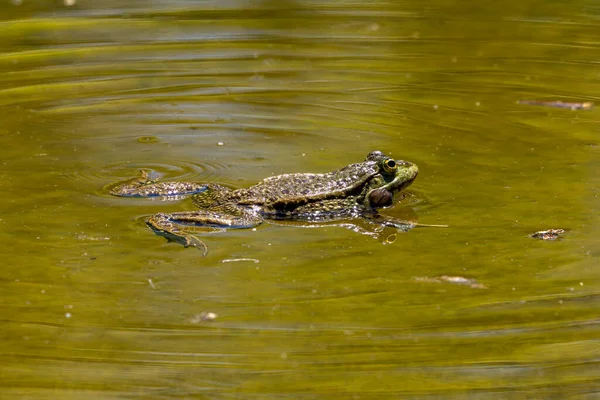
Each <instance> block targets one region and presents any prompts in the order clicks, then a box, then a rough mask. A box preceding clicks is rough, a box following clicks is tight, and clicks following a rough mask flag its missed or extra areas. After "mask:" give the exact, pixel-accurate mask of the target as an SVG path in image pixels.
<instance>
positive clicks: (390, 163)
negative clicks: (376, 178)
mask: <svg viewBox="0 0 600 400" xmlns="http://www.w3.org/2000/svg"><path fill="white" fill-rule="evenodd" d="M381 165H382V167H383V171H384V172H394V171H395V170H396V168H398V165H397V164H396V161H394V160H393V159H391V158H386V159H385V160H383V162H382V163H381Z"/></svg>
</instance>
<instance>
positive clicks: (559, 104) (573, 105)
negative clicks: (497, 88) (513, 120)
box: [517, 100, 594, 110]
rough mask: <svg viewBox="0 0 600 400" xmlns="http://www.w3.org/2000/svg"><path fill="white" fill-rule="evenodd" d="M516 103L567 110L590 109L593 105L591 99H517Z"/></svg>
mask: <svg viewBox="0 0 600 400" xmlns="http://www.w3.org/2000/svg"><path fill="white" fill-rule="evenodd" d="M517 104H525V105H528V106H542V107H554V108H568V109H569V110H591V109H592V107H594V103H592V102H591V101H584V102H576V101H573V102H571V101H561V100H556V101H552V100H518V101H517Z"/></svg>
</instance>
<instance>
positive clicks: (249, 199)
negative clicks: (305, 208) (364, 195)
mask: <svg viewBox="0 0 600 400" xmlns="http://www.w3.org/2000/svg"><path fill="white" fill-rule="evenodd" d="M377 173H378V167H377V163H376V162H374V161H366V162H362V163H357V164H351V165H348V166H346V167H344V168H342V169H339V170H337V171H333V172H327V173H324V174H310V173H299V174H284V175H277V176H272V177H270V178H266V179H264V180H263V181H261V182H259V183H257V184H256V185H254V186H251V187H249V188H248V189H239V190H236V191H235V194H236V197H237V200H238V204H267V203H270V204H286V203H290V204H293V203H306V202H310V201H316V200H322V199H332V198H340V197H346V196H348V195H349V194H350V193H352V192H354V191H356V190H360V188H362V186H363V185H364V184H365V182H366V181H367V180H369V179H370V178H371V177H372V176H373V175H375V174H377Z"/></svg>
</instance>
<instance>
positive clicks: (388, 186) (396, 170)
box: [365, 151, 419, 208]
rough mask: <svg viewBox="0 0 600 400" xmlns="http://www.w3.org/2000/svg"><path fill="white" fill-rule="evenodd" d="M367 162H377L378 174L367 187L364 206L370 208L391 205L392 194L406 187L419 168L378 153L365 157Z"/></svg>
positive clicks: (413, 178)
mask: <svg viewBox="0 0 600 400" xmlns="http://www.w3.org/2000/svg"><path fill="white" fill-rule="evenodd" d="M367 160H368V161H375V162H377V165H378V168H379V173H378V174H376V175H375V176H373V178H371V180H370V181H369V183H368V185H367V187H368V188H367V192H366V195H365V205H367V206H370V207H372V208H380V207H387V206H390V205H392V200H393V198H394V194H395V193H398V192H399V191H401V190H402V189H404V188H406V187H408V186H409V185H410V184H411V183H412V182H413V181H414V180H415V178H416V177H417V175H418V174H419V168H418V167H417V166H416V165H415V164H413V163H411V162H408V161H403V160H394V159H393V158H391V157H387V156H385V155H384V154H383V153H381V152H380V151H374V152H372V153H370V154H369V155H368V156H367Z"/></svg>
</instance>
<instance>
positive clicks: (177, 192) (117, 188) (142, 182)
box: [109, 169, 207, 197]
mask: <svg viewBox="0 0 600 400" xmlns="http://www.w3.org/2000/svg"><path fill="white" fill-rule="evenodd" d="M140 172H141V175H140V176H139V177H137V178H133V179H128V180H126V181H123V182H121V183H117V184H116V185H114V186H113V187H111V188H110V189H109V193H110V194H112V195H114V196H122V197H162V196H164V197H166V196H187V195H192V194H196V193H201V192H203V191H204V190H206V187H207V185H206V184H203V183H195V182H157V181H158V178H151V177H150V174H149V172H148V171H147V170H144V169H143V170H140Z"/></svg>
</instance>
